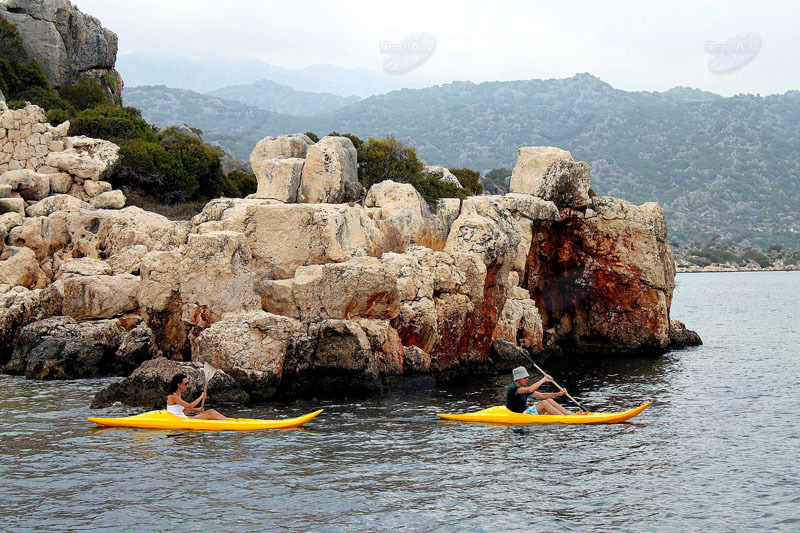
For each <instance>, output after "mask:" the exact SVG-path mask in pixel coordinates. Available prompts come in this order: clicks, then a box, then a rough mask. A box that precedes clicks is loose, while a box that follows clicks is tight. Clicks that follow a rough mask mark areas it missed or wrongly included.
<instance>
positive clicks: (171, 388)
mask: <svg viewBox="0 0 800 533" xmlns="http://www.w3.org/2000/svg"><path fill="white" fill-rule="evenodd" d="M184 379H186V375H185V374H181V373H178V374H175V375H174V376H173V377H172V381H170V382H169V385H167V394H172V393H173V392H175V391H177V390H178V385H179V384H180V383H181V382H182V381H183V380H184Z"/></svg>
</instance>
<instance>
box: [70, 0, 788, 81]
mask: <svg viewBox="0 0 800 533" xmlns="http://www.w3.org/2000/svg"><path fill="white" fill-rule="evenodd" d="M73 3H75V4H77V5H78V7H79V8H80V9H81V10H82V11H83V12H85V13H89V14H91V15H94V16H96V17H98V18H99V19H100V20H101V21H102V23H103V25H104V26H105V27H106V28H109V29H111V30H113V31H115V32H116V33H117V34H118V35H119V51H120V53H121V54H123V53H129V52H149V53H153V52H155V53H160V54H166V55H181V56H204V55H214V56H230V55H251V56H255V57H257V58H259V59H261V60H263V61H265V62H267V63H270V64H273V65H277V66H281V67H285V68H294V69H299V68H303V67H305V66H308V65H312V64H320V63H325V64H332V65H339V66H342V67H348V68H352V67H365V68H368V69H371V70H375V71H381V70H382V68H383V60H384V54H382V53H381V51H380V43H381V42H382V41H388V42H393V43H396V42H399V41H400V40H401V39H403V38H404V37H407V36H408V35H410V34H413V33H417V32H428V33H431V34H433V35H434V36H435V37H436V48H435V51H434V52H433V55H432V56H431V57H430V59H429V60H428V61H427V62H425V63H424V64H422V65H421V66H420V67H419V68H417V69H416V70H415V71H413V72H412V73H411V74H409V76H423V77H426V78H429V79H431V80H433V81H436V82H446V81H452V80H469V81H473V82H481V81H489V80H514V79H532V78H563V77H568V76H571V75H573V74H575V73H578V72H590V73H592V74H594V75H596V76H598V77H600V78H601V79H603V80H604V81H606V82H608V83H610V84H611V85H613V86H614V87H617V88H620V89H625V90H658V91H661V90H666V89H669V88H671V87H675V86H678V85H683V86H690V87H697V88H700V89H704V90H708V91H713V92H716V93H719V94H723V95H732V94H737V93H760V94H762V95H763V94H770V93H782V92H785V91H787V90H790V89H800V69H797V68H796V58H797V57H800V39H798V30H797V28H798V27H800V2H797V1H791V0H789V1H769V0H761V1H749V2H728V1H708V2H699V1H687V2H666V1H665V2H658V3H656V2H647V1H641V0H640V1H631V2H616V1H615V2H603V1H587V2H567V1H563V0H561V1H554V2H536V1H502V0H499V1H491V2H490V1H486V0H482V1H470V0H458V1H441V0H440V1H433V0H428V1H425V2H423V1H419V2H417V1H404V2H378V1H375V0H372V1H358V0H348V1H344V2H343V1H315V0H303V1H280V2H277V1H275V2H272V1H255V0H228V1H220V0H214V1H211V0H167V1H165V0H126V1H125V2H118V1H109V0H73ZM742 34H749V35H750V37H749V38H750V39H751V40H752V39H754V38H755V39H758V38H760V41H761V45H760V50H759V51H758V53H757V54H756V55H755V56H754V57H753V58H752V60H751V61H750V62H749V63H747V64H746V65H744V66H743V67H741V68H739V69H738V70H736V71H733V72H730V73H726V74H722V75H720V74H714V73H713V72H712V71H711V70H712V69H710V68H709V59H710V57H711V54H709V53H708V52H707V48H708V46H709V43H723V42H725V41H727V40H729V39H731V38H733V37H735V36H737V35H742ZM740 51H741V50H740ZM718 59H719V58H718ZM722 60H723V61H724V60H725V58H722Z"/></svg>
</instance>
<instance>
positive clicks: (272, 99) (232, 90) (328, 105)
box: [207, 80, 361, 117]
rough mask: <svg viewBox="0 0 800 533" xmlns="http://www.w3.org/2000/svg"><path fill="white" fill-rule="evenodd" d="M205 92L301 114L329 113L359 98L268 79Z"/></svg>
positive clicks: (268, 108) (262, 106) (264, 107)
mask: <svg viewBox="0 0 800 533" xmlns="http://www.w3.org/2000/svg"><path fill="white" fill-rule="evenodd" d="M207 94H208V95H210V96H217V97H219V98H224V99H226V100H233V101H235V102H239V103H242V104H247V105H251V106H255V107H260V108H261V109H265V110H267V111H273V112H275V113H284V114H287V115H297V116H301V117H302V116H310V115H319V114H322V113H329V112H331V111H336V110H337V109H340V108H342V107H344V106H347V105H350V104H354V103H356V102H358V101H359V100H361V98H359V97H358V96H338V95H335V94H330V93H309V92H306V91H298V90H296V89H292V88H291V87H286V86H285V85H279V84H277V83H275V82H274V81H271V80H259V81H257V82H255V83H250V84H247V85H231V86H229V87H223V88H221V89H217V90H216V91H211V92H210V93H207Z"/></svg>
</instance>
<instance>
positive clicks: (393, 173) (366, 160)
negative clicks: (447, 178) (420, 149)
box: [354, 135, 423, 192]
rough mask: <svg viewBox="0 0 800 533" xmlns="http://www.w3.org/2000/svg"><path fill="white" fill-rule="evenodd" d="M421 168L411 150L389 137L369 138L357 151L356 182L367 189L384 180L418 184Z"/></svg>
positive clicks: (420, 177) (420, 162)
mask: <svg viewBox="0 0 800 533" xmlns="http://www.w3.org/2000/svg"><path fill="white" fill-rule="evenodd" d="M359 140H360V139H359ZM354 144H355V143H354ZM422 168H423V164H422V161H420V160H419V159H418V158H417V153H416V152H415V151H414V149H413V148H411V147H410V146H406V145H405V144H403V143H402V142H400V141H398V140H397V139H395V138H394V137H392V136H390V135H389V136H387V137H386V138H385V139H383V140H377V139H373V138H370V139H369V140H368V141H366V142H362V143H361V149H359V150H358V179H359V180H360V181H361V184H362V185H363V186H364V187H367V188H369V187H371V186H372V185H374V184H376V183H380V182H382V181H386V180H393V181H397V182H400V183H411V182H412V181H418V182H420V183H421V181H420V180H421V179H422ZM420 192H421V191H420Z"/></svg>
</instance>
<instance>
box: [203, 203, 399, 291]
mask: <svg viewBox="0 0 800 533" xmlns="http://www.w3.org/2000/svg"><path fill="white" fill-rule="evenodd" d="M193 222H194V223H195V228H194V230H193V231H195V232H197V233H199V234H203V233H208V232H212V231H235V232H241V233H243V234H244V243H245V244H246V246H247V247H248V248H249V250H250V253H251V254H252V259H251V260H250V268H251V269H252V270H253V272H255V273H256V274H257V276H258V277H259V278H261V279H287V278H291V277H293V276H294V273H295V271H296V270H297V268H298V267H300V266H301V265H315V264H324V263H331V262H341V261H346V260H347V259H349V258H351V257H359V256H366V255H380V252H381V250H382V249H383V246H384V236H383V234H382V233H381V232H380V230H379V229H378V227H377V225H376V224H375V221H373V220H372V219H371V218H369V216H368V214H367V211H366V210H365V209H363V208H362V207H359V206H355V207H348V206H341V205H308V204H283V203H279V202H275V201H272V200H244V199H243V200H230V201H227V202H219V203H218V202H210V203H209V205H207V206H206V209H204V211H203V213H201V214H200V215H198V216H197V217H195V219H194V221H193Z"/></svg>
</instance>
